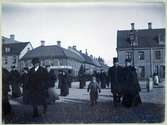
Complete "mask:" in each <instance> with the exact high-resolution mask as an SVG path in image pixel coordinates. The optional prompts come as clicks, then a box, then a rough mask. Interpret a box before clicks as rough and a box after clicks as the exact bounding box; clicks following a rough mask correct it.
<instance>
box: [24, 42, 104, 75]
mask: <svg viewBox="0 0 167 125" xmlns="http://www.w3.org/2000/svg"><path fill="white" fill-rule="evenodd" d="M34 57H37V58H39V59H40V60H41V65H42V66H46V65H51V66H52V67H68V68H71V69H72V71H73V73H74V75H75V76H77V75H78V71H79V69H80V67H81V65H84V68H85V69H86V70H87V73H88V74H91V73H92V72H93V70H97V69H98V68H101V67H102V65H100V64H99V63H98V60H94V59H93V57H90V56H88V54H84V53H82V52H80V51H77V49H76V46H73V47H71V48H68V49H65V48H63V47H61V42H60V41H57V45H51V46H45V41H41V46H39V47H37V48H35V49H33V50H31V51H29V52H28V53H26V54H25V56H24V57H23V58H22V60H21V66H22V67H32V64H31V60H32V58H34ZM95 62H96V63H95Z"/></svg>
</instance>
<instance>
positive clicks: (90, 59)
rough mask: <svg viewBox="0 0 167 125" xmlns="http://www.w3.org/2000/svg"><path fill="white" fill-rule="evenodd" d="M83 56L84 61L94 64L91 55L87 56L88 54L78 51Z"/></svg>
mask: <svg viewBox="0 0 167 125" xmlns="http://www.w3.org/2000/svg"><path fill="white" fill-rule="evenodd" d="M79 53H80V54H81V55H82V56H83V58H84V59H85V63H87V64H91V65H95V64H94V62H93V59H92V58H91V57H89V56H88V55H86V54H84V53H81V52H79Z"/></svg>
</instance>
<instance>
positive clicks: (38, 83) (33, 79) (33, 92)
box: [29, 66, 48, 105]
mask: <svg viewBox="0 0 167 125" xmlns="http://www.w3.org/2000/svg"><path fill="white" fill-rule="evenodd" d="M47 75H48V74H47V70H46V69H44V68H43V67H41V66H39V68H38V70H37V71H35V68H34V67H33V68H31V69H30V72H29V85H30V98H31V100H30V103H31V104H32V105H43V104H45V103H46V101H47V97H48V85H47Z"/></svg>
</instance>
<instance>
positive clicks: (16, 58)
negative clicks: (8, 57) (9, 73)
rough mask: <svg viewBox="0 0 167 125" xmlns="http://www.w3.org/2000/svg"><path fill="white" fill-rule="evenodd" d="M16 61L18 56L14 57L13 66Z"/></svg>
mask: <svg viewBox="0 0 167 125" xmlns="http://www.w3.org/2000/svg"><path fill="white" fill-rule="evenodd" d="M16 59H17V57H16V56H13V64H15V63H16Z"/></svg>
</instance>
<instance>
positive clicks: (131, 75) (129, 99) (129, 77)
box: [122, 59, 142, 107]
mask: <svg viewBox="0 0 167 125" xmlns="http://www.w3.org/2000/svg"><path fill="white" fill-rule="evenodd" d="M124 80H125V87H124V96H123V100H122V104H123V105H124V106H125V107H131V106H137V105H138V104H141V103H142V101H141V98H140V95H139V92H140V91H141V88H140V85H139V82H138V79H137V73H136V69H135V68H134V67H133V66H131V60H130V59H126V66H125V68H124Z"/></svg>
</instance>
